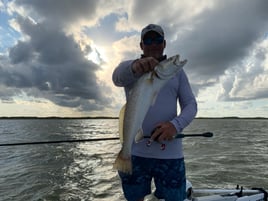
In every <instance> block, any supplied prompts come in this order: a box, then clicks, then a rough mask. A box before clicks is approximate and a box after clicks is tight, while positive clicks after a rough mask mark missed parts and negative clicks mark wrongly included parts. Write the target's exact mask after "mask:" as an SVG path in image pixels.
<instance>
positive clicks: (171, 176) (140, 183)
mask: <svg viewBox="0 0 268 201" xmlns="http://www.w3.org/2000/svg"><path fill="white" fill-rule="evenodd" d="M132 167H133V168H132V174H125V173H122V172H118V173H119V176H120V178H121V183H122V188H123V191H124V196H125V198H126V199H127V200H128V201H138V200H139V199H141V198H143V197H145V196H146V195H148V194H150V193H151V181H152V179H154V184H155V189H156V190H155V192H154V195H155V196H156V197H157V198H158V199H165V201H183V200H184V199H185V198H186V192H185V189H186V176H185V164H184V159H183V158H182V159H152V158H142V157H138V156H132Z"/></svg>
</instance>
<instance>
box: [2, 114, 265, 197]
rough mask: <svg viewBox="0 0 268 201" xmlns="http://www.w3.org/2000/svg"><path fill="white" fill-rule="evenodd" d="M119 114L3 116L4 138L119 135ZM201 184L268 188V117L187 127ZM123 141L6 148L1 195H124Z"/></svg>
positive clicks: (190, 158)
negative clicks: (117, 164)
mask: <svg viewBox="0 0 268 201" xmlns="http://www.w3.org/2000/svg"><path fill="white" fill-rule="evenodd" d="M117 126H118V120H116V119H108V120H107V119H82V120H80V119H73V120H72V119H24V120H0V144H4V143H15V142H33V141H51V140H53V141H55V140H73V139H91V138H108V137H117V131H118V128H117ZM207 131H210V132H213V133H214V137H213V138H200V137H199V138H197V137H194V138H185V139H184V154H185V161H186V168H187V177H188V179H189V180H190V181H191V182H192V184H193V186H194V188H234V187H235V186H236V185H237V184H239V185H242V186H244V187H264V188H265V189H268V168H267V167H268V120H254V119H251V120H250V119H196V120H194V122H193V123H192V124H191V125H190V126H189V127H188V128H187V129H186V130H185V131H184V133H185V134H187V133H189V134H192V133H203V132H207ZM119 149H120V143H119V141H117V140H110V141H96V142H82V143H57V144H39V145H24V146H0V200H1V201H2V200H3V201H4V200H7V201H9V200H10V201H17V200H18V201H25V200H29V201H31V200H32V201H35V200H48V201H50V200H51V201H53V200H55V201H56V200H64V201H65V200H70V201H71V200H102V201H118V200H124V198H123V195H122V191H121V187H120V182H119V178H118V177H117V174H116V172H115V171H114V170H113V169H112V163H113V161H114V159H115V156H116V154H117V152H118V151H119Z"/></svg>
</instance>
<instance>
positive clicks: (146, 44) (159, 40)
mask: <svg viewBox="0 0 268 201" xmlns="http://www.w3.org/2000/svg"><path fill="white" fill-rule="evenodd" d="M140 46H141V49H142V50H143V54H144V56H146V57H154V58H156V59H159V58H161V57H162V56H163V52H164V49H165V47H166V41H165V40H164V38H163V37H162V36H160V35H159V34H158V33H156V32H154V31H150V32H148V33H146V34H145V36H144V37H143V40H142V41H141V44H140Z"/></svg>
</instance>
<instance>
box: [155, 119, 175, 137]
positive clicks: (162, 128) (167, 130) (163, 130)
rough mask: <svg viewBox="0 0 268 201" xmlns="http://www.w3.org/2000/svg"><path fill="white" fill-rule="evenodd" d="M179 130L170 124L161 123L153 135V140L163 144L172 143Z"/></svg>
mask: <svg viewBox="0 0 268 201" xmlns="http://www.w3.org/2000/svg"><path fill="white" fill-rule="evenodd" d="M176 133H177V130H176V128H175V126H174V125H173V124H172V123H170V122H164V123H159V124H157V126H156V129H155V130H154V132H153V133H152V136H151V140H153V141H155V140H156V141H158V142H163V141H166V140H168V141H170V140H173V139H174V136H175V135H176Z"/></svg>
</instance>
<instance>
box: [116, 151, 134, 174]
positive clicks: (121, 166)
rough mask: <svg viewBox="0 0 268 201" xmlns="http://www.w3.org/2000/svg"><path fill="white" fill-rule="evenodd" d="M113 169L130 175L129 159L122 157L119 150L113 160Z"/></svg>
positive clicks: (130, 165) (130, 164)
mask: <svg viewBox="0 0 268 201" xmlns="http://www.w3.org/2000/svg"><path fill="white" fill-rule="evenodd" d="M113 168H114V169H116V170H118V171H121V172H124V173H126V174H132V163H131V157H127V158H125V157H123V154H122V150H121V151H120V152H119V154H118V155H117V158H116V159H115V162H114V165H113Z"/></svg>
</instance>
